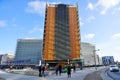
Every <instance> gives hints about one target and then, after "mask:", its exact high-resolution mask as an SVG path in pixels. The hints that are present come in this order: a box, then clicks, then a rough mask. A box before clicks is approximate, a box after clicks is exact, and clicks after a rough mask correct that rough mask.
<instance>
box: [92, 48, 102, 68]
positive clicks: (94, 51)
mask: <svg viewBox="0 0 120 80" xmlns="http://www.w3.org/2000/svg"><path fill="white" fill-rule="evenodd" d="M96 51H100V49H97V50H93V55H94V62H95V69H96V70H97V67H96V57H95V54H96Z"/></svg>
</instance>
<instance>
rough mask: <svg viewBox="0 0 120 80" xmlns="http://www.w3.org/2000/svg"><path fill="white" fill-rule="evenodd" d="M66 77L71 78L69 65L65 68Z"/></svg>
mask: <svg viewBox="0 0 120 80" xmlns="http://www.w3.org/2000/svg"><path fill="white" fill-rule="evenodd" d="M67 75H68V78H70V77H71V67H70V66H69V65H68V67H67Z"/></svg>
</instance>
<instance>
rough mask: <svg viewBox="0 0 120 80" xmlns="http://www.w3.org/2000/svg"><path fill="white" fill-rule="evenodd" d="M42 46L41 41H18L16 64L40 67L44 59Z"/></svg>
mask: <svg viewBox="0 0 120 80" xmlns="http://www.w3.org/2000/svg"><path fill="white" fill-rule="evenodd" d="M42 45H43V41H42V40H40V39H18V41H17V47H16V53H15V59H14V63H15V64H23V65H24V64H32V65H38V64H39V61H40V60H41V59H42Z"/></svg>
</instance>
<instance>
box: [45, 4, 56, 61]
mask: <svg viewBox="0 0 120 80" xmlns="http://www.w3.org/2000/svg"><path fill="white" fill-rule="evenodd" d="M54 36H55V7H54V6H48V7H47V8H46V16H45V28H44V44H43V59H44V60H54V42H55V41H54V40H55V39H54V38H55V37H54Z"/></svg>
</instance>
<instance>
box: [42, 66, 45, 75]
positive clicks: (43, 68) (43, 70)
mask: <svg viewBox="0 0 120 80" xmlns="http://www.w3.org/2000/svg"><path fill="white" fill-rule="evenodd" d="M44 72H45V66H43V67H42V76H45V73H44Z"/></svg>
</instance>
